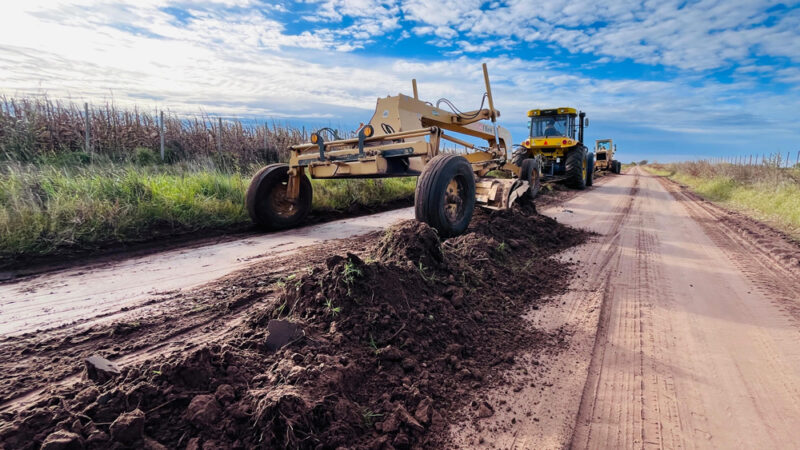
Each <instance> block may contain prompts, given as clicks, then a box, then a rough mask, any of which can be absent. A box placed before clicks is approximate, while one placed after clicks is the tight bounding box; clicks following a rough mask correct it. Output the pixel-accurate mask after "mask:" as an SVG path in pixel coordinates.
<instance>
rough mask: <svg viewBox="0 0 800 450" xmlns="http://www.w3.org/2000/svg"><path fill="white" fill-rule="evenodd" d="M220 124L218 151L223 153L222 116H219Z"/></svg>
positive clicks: (218, 129) (218, 128)
mask: <svg viewBox="0 0 800 450" xmlns="http://www.w3.org/2000/svg"><path fill="white" fill-rule="evenodd" d="M217 119H219V126H218V127H217V153H219V154H222V117H218V118H217Z"/></svg>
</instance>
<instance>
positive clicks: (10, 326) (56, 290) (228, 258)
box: [0, 208, 413, 336]
mask: <svg viewBox="0 0 800 450" xmlns="http://www.w3.org/2000/svg"><path fill="white" fill-rule="evenodd" d="M412 215H413V210H412V209H411V208H403V209H397V210H393V211H387V212H383V213H379V214H373V215H370V216H362V217H356V218H351V219H344V220H337V221H334V222H328V223H324V224H320V225H312V226H308V227H305V228H300V229H296V230H290V231H284V232H280V233H270V234H263V235H253V236H251V237H249V238H247V239H242V240H235V241H228V242H222V243H219V244H214V245H205V246H202V247H190V248H180V249H176V250H171V251H167V252H163V253H156V254H152V255H147V256H142V257H138V258H133V259H126V260H122V261H119V262H114V263H110V264H105V265H99V264H98V265H94V266H81V267H78V268H75V269H70V270H62V271H58V272H53V273H49V274H45V275H41V276H35V277H30V278H29V279H27V280H22V281H16V282H10V283H6V284H0V336H13V335H16V334H20V333H24V332H28V331H33V330H46V329H50V328H55V327H59V326H62V325H64V324H67V323H71V322H81V323H82V324H85V325H91V324H93V323H95V322H96V321H98V320H109V319H115V318H118V316H119V314H120V313H126V312H127V311H128V308H130V307H131V306H132V305H136V304H139V303H141V302H142V301H143V300H145V299H148V298H152V297H158V296H163V295H170V294H173V293H175V292H176V291H179V290H186V289H188V288H192V287H194V286H197V285H200V284H203V283H207V282H209V281H212V280H215V279H217V278H220V277H222V276H224V275H226V274H228V273H231V272H233V271H235V270H238V269H242V268H244V267H246V266H248V265H251V264H254V263H256V262H261V261H264V260H265V259H268V258H276V257H282V256H286V255H289V254H292V253H293V252H296V251H297V250H298V249H300V248H302V247H306V246H309V245H313V244H319V243H320V242H325V241H329V240H332V239H342V238H348V237H353V236H358V235H363V234H366V233H369V232H372V231H375V230H380V229H383V228H385V227H386V226H387V225H390V224H391V223H393V222H396V221H398V220H402V219H407V218H410V217H412Z"/></svg>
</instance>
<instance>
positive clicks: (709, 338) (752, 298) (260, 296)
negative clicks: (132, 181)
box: [0, 168, 800, 449]
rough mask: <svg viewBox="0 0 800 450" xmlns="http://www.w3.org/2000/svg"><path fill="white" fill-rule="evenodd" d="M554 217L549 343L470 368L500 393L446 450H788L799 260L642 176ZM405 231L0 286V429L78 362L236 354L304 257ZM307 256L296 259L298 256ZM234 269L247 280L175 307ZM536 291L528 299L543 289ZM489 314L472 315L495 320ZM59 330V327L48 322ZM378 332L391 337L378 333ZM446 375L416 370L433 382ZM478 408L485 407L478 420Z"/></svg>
mask: <svg viewBox="0 0 800 450" xmlns="http://www.w3.org/2000/svg"><path fill="white" fill-rule="evenodd" d="M562 200H563V201H561V200H560V201H559V202H556V203H549V204H547V205H546V206H542V207H541V208H540V209H541V210H542V211H541V212H542V213H543V214H545V215H549V216H551V217H554V218H556V219H557V220H558V221H559V222H561V223H563V224H567V225H570V226H573V227H576V228H582V229H586V230H590V231H593V232H595V233H596V236H595V237H594V238H592V239H591V240H590V242H588V243H586V244H583V245H580V246H578V247H572V248H569V249H568V250H566V251H563V252H562V253H560V254H559V255H558V259H560V260H561V261H563V262H566V263H571V264H566V265H564V266H563V268H562V269H558V270H569V271H570V272H571V273H570V275H571V281H570V282H569V287H568V288H567V291H566V293H563V294H559V295H557V296H553V297H548V298H549V300H547V301H537V302H535V303H534V304H533V305H531V306H530V308H529V310H527V313H526V314H525V315H524V317H525V318H526V319H527V320H528V321H529V323H530V329H531V332H535V333H537V335H539V336H546V337H547V338H546V341H542V345H538V346H533V347H531V348H530V349H529V350H527V351H523V352H519V353H517V354H515V355H513V356H512V357H511V358H510V359H508V358H506V357H505V356H503V358H501V359H502V360H503V361H505V362H508V361H513V362H512V363H509V367H506V368H503V369H500V368H496V369H490V368H489V367H490V366H486V368H479V369H481V370H480V371H487V374H489V373H491V374H492V375H495V372H498V373H499V372H502V374H503V375H502V380H503V381H502V382H499V383H497V384H492V383H490V382H488V377H487V380H485V381H486V382H485V383H484V384H485V386H484V387H483V388H481V383H477V384H476V383H473V384H472V385H471V386H473V388H472V389H474V391H464V392H463V394H464V395H465V396H467V398H469V399H471V400H470V401H469V404H470V406H468V407H465V408H466V410H465V411H464V412H463V413H460V414H454V415H453V417H464V418H465V419H464V420H462V421H460V422H453V423H451V424H450V428H449V430H450V433H449V434H450V436H451V438H450V439H448V442H451V443H452V446H454V447H460V448H474V447H481V446H484V447H493V448H520V449H523V448H566V447H573V448H644V447H648V448H652V447H658V448H792V447H795V446H796V445H797V442H800V263H799V262H798V256H800V250H799V249H798V246H797V244H796V243H792V242H789V241H788V240H787V239H786V238H785V237H784V236H782V235H781V234H780V233H777V232H775V231H774V230H771V229H770V228H768V227H766V226H764V225H762V224H759V223H757V222H754V221H752V220H749V219H746V218H744V217H742V216H740V215H738V214H735V213H729V212H727V211H725V210H722V209H720V208H718V207H716V206H714V205H712V204H709V203H707V202H704V201H702V200H699V199H698V198H696V197H695V196H693V195H692V194H690V193H687V192H685V191H683V190H681V189H680V188H679V187H677V186H676V185H674V184H673V183H671V182H669V181H666V180H663V179H660V178H658V177H654V176H651V175H648V174H647V173H645V172H644V171H642V170H639V169H638V168H634V169H633V170H632V171H630V172H629V173H627V174H624V175H622V176H614V177H609V178H607V179H603V180H602V181H601V182H600V183H597V186H596V187H595V188H594V189H592V190H589V191H586V192H583V193H581V194H579V195H574V196H572V197H569V198H566V199H562ZM540 205H541V204H540ZM410 217H411V211H410V209H406V210H397V211H393V212H389V213H384V214H381V215H374V216H370V217H362V218H357V219H349V220H347V221H341V222H332V223H328V224H324V225H319V226H314V227H308V228H305V229H301V230H294V231H290V232H285V233H277V234H271V235H265V236H261V237H257V238H253V239H249V240H246V241H237V242H229V243H224V244H219V245H216V246H212V247H203V248H197V249H184V250H181V251H174V252H167V253H164V254H162V255H159V256H157V257H148V258H141V259H136V260H131V261H128V262H121V263H118V264H117V265H115V266H112V267H108V268H94V269H91V270H83V271H80V270H74V271H71V272H61V273H56V274H50V275H45V276H43V277H39V278H36V279H31V280H28V281H24V282H22V283H17V284H15V285H5V286H0V298H2V299H3V303H2V306H1V307H0V308H1V309H0V313H2V316H0V317H2V323H1V324H0V326H2V327H3V328H2V330H3V331H2V333H5V334H6V335H7V337H6V338H0V343H3V344H4V345H5V347H4V346H3V345H0V356H2V358H0V359H3V360H4V361H5V362H4V363H2V364H0V368H1V369H3V370H2V372H3V373H4V375H3V376H2V377H0V413H2V410H3V408H5V409H6V410H8V411H11V410H19V409H20V408H21V406H22V405H31V404H34V403H36V402H37V401H39V400H40V399H43V398H44V399H46V398H47V395H48V394H47V392H46V391H43V390H42V388H44V387H45V386H48V385H49V384H52V383H54V382H56V381H57V382H59V383H61V384H62V385H63V384H65V383H66V382H68V381H70V380H72V381H77V380H78V379H79V373H78V370H79V369H80V366H79V364H77V363H78V362H80V361H81V358H82V357H85V356H86V355H87V354H89V353H90V352H94V351H97V350H100V351H103V352H104V354H106V355H107V356H109V357H111V358H112V359H114V360H115V362H117V363H120V364H122V365H123V366H127V365H133V364H138V363H140V362H142V361H144V360H146V359H149V358H153V356H154V355H164V354H166V353H167V351H170V352H172V351H174V352H175V353H177V354H185V353H186V352H187V351H189V350H191V349H197V348H200V347H202V346H203V345H205V344H206V343H208V342H210V341H213V340H218V341H221V342H226V343H227V344H231V343H234V342H237V339H239V338H230V335H231V333H232V331H231V330H235V329H238V330H239V331H238V333H241V332H242V329H243V327H242V326H241V324H242V323H243V321H244V320H245V318H246V317H252V314H253V313H254V312H255V311H257V309H258V308H263V307H265V306H268V305H270V304H272V303H275V302H276V299H277V296H278V294H279V293H280V289H278V287H277V286H278V285H279V284H280V282H279V280H282V279H287V278H285V277H286V276H287V275H288V274H289V273H290V272H291V273H295V272H301V273H302V272H303V271H305V270H307V267H306V264H309V262H308V258H305V260H303V261H293V258H294V259H303V258H297V257H295V256H293V255H296V253H293V252H297V250H298V249H299V248H301V246H303V245H308V244H314V243H320V242H325V241H326V240H329V239H334V238H338V237H351V240H350V241H346V242H338V241H332V242H328V243H326V244H325V245H322V246H315V247H314V248H315V250H314V252H315V260H318V261H320V262H323V261H325V259H326V257H327V256H328V255H330V254H334V253H336V252H338V253H341V252H343V251H345V250H353V251H357V250H358V247H359V241H366V240H369V239H371V240H372V241H375V240H377V239H378V235H377V234H372V235H371V237H370V238H369V239H367V236H365V235H366V234H368V233H370V232H371V231H374V230H377V229H380V228H382V227H384V226H385V225H386V224H388V223H391V222H394V221H396V220H399V219H404V218H410ZM484 220H486V218H484ZM540 231H541V230H540ZM352 236H363V237H359V238H356V239H352ZM543 236H544V235H543ZM503 242H504V243H505V241H503ZM509 242H511V241H509ZM462 244H465V243H463V242H462ZM466 244H468V243H466ZM546 244H547V243H546V242H540V243H539V244H537V245H541V246H544V247H542V248H545V247H546ZM493 245H494V244H493ZM496 247H497V248H501V246H499V245H498V246H496ZM564 248H566V247H564ZM362 251H363V249H362ZM302 252H303V256H304V257H306V256H308V255H306V253H309V252H311V250H310V249H309V247H305V249H304V250H302ZM265 261H267V263H266V264H265ZM533 261H539V263H541V262H542V261H541V260H540V259H536V257H535V256H534V259H533ZM211 262H213V265H211ZM256 263H257V264H256ZM325 264H327V262H326V263H325ZM412 267H415V266H412ZM420 267H421V266H420ZM526 267H527V266H526ZM236 269H246V270H243V271H238V272H235V273H231V274H230V275H228V276H227V277H223V278H222V279H221V280H220V281H219V282H215V283H211V284H209V285H207V286H204V287H203V288H200V289H194V290H191V289H187V288H188V287H190V286H196V285H199V284H202V283H205V282H207V281H211V280H213V279H216V278H218V277H220V276H223V275H224V274H226V273H229V272H234V271H235V270H236ZM541 269H542V268H541V267H540V270H541ZM420 270H422V269H420ZM554 270H555V269H554ZM414 273H416V272H414ZM541 273H544V272H541ZM404 276H410V275H409V274H405V275H404ZM543 276H545V275H541V276H539V277H538V278H535V277H534V278H533V279H532V280H531V281H535V282H537V283H540V284H541V282H542V280H543V279H544V278H542V277H543ZM431 280H435V277H430V278H425V279H424V281H425V282H426V283H427V282H429V281H431ZM432 282H434V283H435V281H432ZM154 283H155V285H156V286H157V287H156V288H153V286H154ZM153 289H156V290H162V291H172V292H174V291H175V290H178V289H180V293H178V294H174V293H167V295H164V296H163V298H162V299H161V300H158V301H157V303H156V304H155V306H153V307H154V308H156V307H158V308H160V309H158V311H160V312H159V314H158V315H153V314H150V316H149V317H148V316H147V315H146V314H143V313H142V311H141V310H140V311H138V313H136V314H135V315H134V314H132V313H131V311H130V309H129V308H130V307H131V305H134V304H135V305H144V307H145V308H147V307H149V306H147V305H148V304H150V303H148V302H149V301H148V302H144V299H146V298H148V297H151V296H152V295H153V292H152V290H153ZM51 292H52V293H51ZM559 292H563V290H559ZM438 295H442V294H438ZM509 295H510V294H509ZM549 295H554V294H549ZM438 298H439V299H440V300H441V297H438ZM98 299H100V301H98ZM60 300H63V301H60ZM150 301H152V300H150ZM506 301H508V299H506ZM436 304H438V303H437V302H433V303H431V305H436ZM487 305H493V303H492V302H488V303H487ZM137 307H139V306H137ZM48 308H50V309H48ZM493 308H494V306H491V307H490V309H489V311H484V313H487V312H489V313H492V314H494V313H496V312H495V311H493V310H492V309H493ZM140 309H141V308H140ZM523 311H524V309H523ZM53 312H55V313H57V314H51V313H53ZM181 314H182V315H181ZM56 316H57V317H60V318H64V317H65V319H59V320H60V321H61V322H53V320H52V317H56ZM120 316H124V317H125V319H124V321H121V320H120ZM387 317H388V316H387ZM430 317H433V316H430ZM517 317H518V316H517ZM114 318H116V319H115V320H114V321H113V322H114V323H113V324H111V325H109V324H103V325H102V326H100V325H99V324H98V322H103V321H109V320H108V319H114ZM69 320H76V321H77V322H78V323H79V327H78V328H85V329H86V331H85V332H79V333H75V331H74V328H75V327H63V328H61V329H53V330H51V331H49V332H46V333H42V334H28V335H25V336H21V337H10V336H11V335H13V334H15V333H16V334H19V333H21V332H24V331H29V330H31V329H32V328H34V327H42V328H48V327H56V326H57V325H58V324H59V323H64V322H66V321H69ZM174 323H180V325H181V328H180V329H175V326H174ZM426 323H427V322H426ZM387 326H389V328H391V329H392V330H394V329H395V328H396V327H394V326H392V322H391V321H388V325H387ZM403 328H405V327H401V328H400V329H401V330H402V329H403ZM501 328H502V327H501ZM518 328H519V327H518ZM244 329H247V327H244ZM520 329H521V330H525V328H524V327H523V328H520ZM362 331H363V330H362ZM485 331H486V330H485ZM247 333H250V331H248V332H247ZM404 333H405V332H404ZM525 333H527V332H525ZM525 333H523V334H525ZM120 336H121V337H120ZM236 336H239V335H236ZM246 336H249V334H246ZM392 336H396V334H393V335H392ZM123 342H124V344H122V343H123ZM244 342H245V343H247V342H249V341H247V340H245V341H244ZM315 342H317V341H315ZM319 342H322V341H319ZM248 345H249V344H247V345H243V348H250V347H248ZM362 347H364V348H367V347H366V346H365V345H360V346H358V347H357V348H362ZM500 347H502V345H501V346H499V347H498V353H501V352H500V350H502V349H501V348H500ZM426 348H428V347H426ZM448 348H449V347H448ZM248 351H249V350H248ZM288 354H289V353H287V355H288ZM284 356H285V355H284ZM417 356H419V355H417ZM287 357H288V356H287ZM372 357H373V358H374V355H373V356H372ZM451 357H452V355H449V356H447V358H445V357H437V358H438V359H437V358H433V357H430V358H428V359H426V360H425V361H427V363H426V364H434V366H431V367H437V368H441V367H443V366H442V364H440V363H442V361H444V360H445V359H447V360H448V361H450V358H451ZM292 358H295V357H294V356H292ZM295 359H296V358H295ZM436 361H438V363H436ZM398 364H399V363H398ZM436 364H438V365H436ZM379 367H380V365H379ZM391 367H393V366H391ZM491 367H495V366H491ZM498 367H499V366H498ZM54 368H55V369H54ZM462 369H463V368H462ZM397 370H400V369H397ZM403 370H405V369H403ZM410 370H411V372H410V373H411V374H415V373H416V372H414V370H413V369H410ZM464 370H465V369H464ZM462 372H463V370H462V371H461V372H459V374H460V375H459V376H465V375H463V374H462ZM467 372H468V373H472V372H469V371H467ZM401 373H402V372H401ZM442 373H446V372H442ZM409 376H411V375H409ZM378 378H379V379H381V380H383V379H384V378H381V377H378ZM446 379H449V378H447V377H446ZM459 379H460V378H459ZM413 380H416V378H413ZM406 384H408V385H409V386H410V385H416V384H414V383H411V382H409V383H406ZM22 395H24V397H20V396H22ZM159 401H160V400H159ZM44 403H46V401H45V402H44ZM156 404H157V405H160V403H158V402H156ZM476 405H478V406H480V405H488V406H487V407H486V408H483V407H482V408H483V409H478V410H477V411H478V412H477V414H478V417H476V411H475V407H476ZM486 411H489V412H488V413H486ZM484 413H486V414H484ZM176 414H177V413H176ZM178 415H179V414H178ZM8 417H11V416H8ZM425 417H427V416H425ZM148 420H150V419H148ZM153 420H156V419H153ZM1 429H2V427H0V430H1Z"/></svg>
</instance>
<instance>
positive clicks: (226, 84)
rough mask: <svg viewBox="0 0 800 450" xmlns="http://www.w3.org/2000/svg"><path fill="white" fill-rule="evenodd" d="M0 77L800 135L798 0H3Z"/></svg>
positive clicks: (751, 149)
mask: <svg viewBox="0 0 800 450" xmlns="http://www.w3.org/2000/svg"><path fill="white" fill-rule="evenodd" d="M1 8H2V12H3V14H2V15H0V93H2V94H6V95H27V94H47V95H49V96H51V97H55V98H70V99H73V100H76V101H83V100H89V101H91V102H104V101H106V100H110V99H113V101H115V102H116V103H118V104H121V105H128V104H134V103H135V104H138V105H139V106H141V107H146V108H169V109H170V110H172V111H175V112H178V113H181V114H195V113H198V112H200V111H204V112H207V113H210V114H220V115H223V116H236V117H254V118H270V119H276V120H281V121H288V122H291V123H295V124H302V125H306V126H308V127H314V126H320V125H330V124H333V125H335V126H341V127H344V128H351V127H355V126H356V125H357V124H358V123H359V122H361V121H366V120H368V119H369V117H370V116H371V112H372V109H373V108H374V103H375V99H376V98H377V97H379V96H385V95H394V94H397V93H399V92H403V93H410V91H411V85H410V80H411V78H417V80H418V82H419V87H420V95H421V96H422V97H423V98H424V99H426V100H430V101H436V100H437V99H439V98H441V97H447V98H449V99H451V100H452V101H454V102H455V103H456V104H457V105H458V106H459V107H460V108H462V109H472V108H476V107H477V106H478V104H479V103H480V97H481V94H482V92H483V85H482V79H481V68H480V63H481V62H486V63H488V65H489V71H490V75H491V77H492V82H493V90H494V91H495V92H494V94H495V99H496V100H495V102H496V106H497V108H498V109H500V111H501V112H502V116H501V118H500V121H501V124H502V125H503V126H505V127H506V128H508V129H510V130H511V132H512V136H514V138H515V141H517V142H519V141H521V140H522V139H524V136H525V133H526V131H525V122H526V117H525V112H526V111H527V110H528V109H532V108H538V107H554V106H574V107H577V108H580V109H582V110H585V111H586V112H587V113H588V116H589V117H590V120H591V124H590V127H589V129H588V130H587V141H593V140H594V139H598V138H605V137H611V138H614V139H615V141H617V143H618V147H619V150H620V152H621V153H620V157H621V158H622V159H624V160H638V159H650V160H661V161H668V160H680V159H693V158H701V157H706V156H714V155H722V154H724V155H732V154H750V153H761V152H769V151H783V152H784V153H785V152H787V151H791V152H793V154H795V153H796V152H797V151H798V150H800V126H798V119H797V115H798V112H800V1H790V2H773V1H759V0H750V1H742V0H721V1H717V0H700V1H671V0H644V1H642V0H624V1H616V2H606V1H592V0H572V1H570V2H553V1H548V2H540V1H506V2H501V1H492V2H483V1H472V0H461V1H449V0H444V1H428V0H399V1H387V2H369V1H362V0H355V1H353V0H321V1H314V0H307V1H301V2H291V1H275V2H261V1H253V0H221V1H169V0H167V1H151V0H124V1H116V2H97V1H86V0H75V1H69V0H66V1H60V0H53V1H41V0H28V1H25V2H6V4H3V6H2V7H1Z"/></svg>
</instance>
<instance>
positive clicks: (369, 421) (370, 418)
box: [361, 409, 383, 428]
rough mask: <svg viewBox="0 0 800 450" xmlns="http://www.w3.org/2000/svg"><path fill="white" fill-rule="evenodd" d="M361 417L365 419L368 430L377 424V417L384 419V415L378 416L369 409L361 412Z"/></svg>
mask: <svg viewBox="0 0 800 450" xmlns="http://www.w3.org/2000/svg"><path fill="white" fill-rule="evenodd" d="M361 417H362V418H363V419H364V425H365V426H366V427H367V428H372V425H373V423H374V422H375V418H376V417H383V414H378V413H376V412H374V411H371V410H369V409H365V410H364V411H362V412H361Z"/></svg>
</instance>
